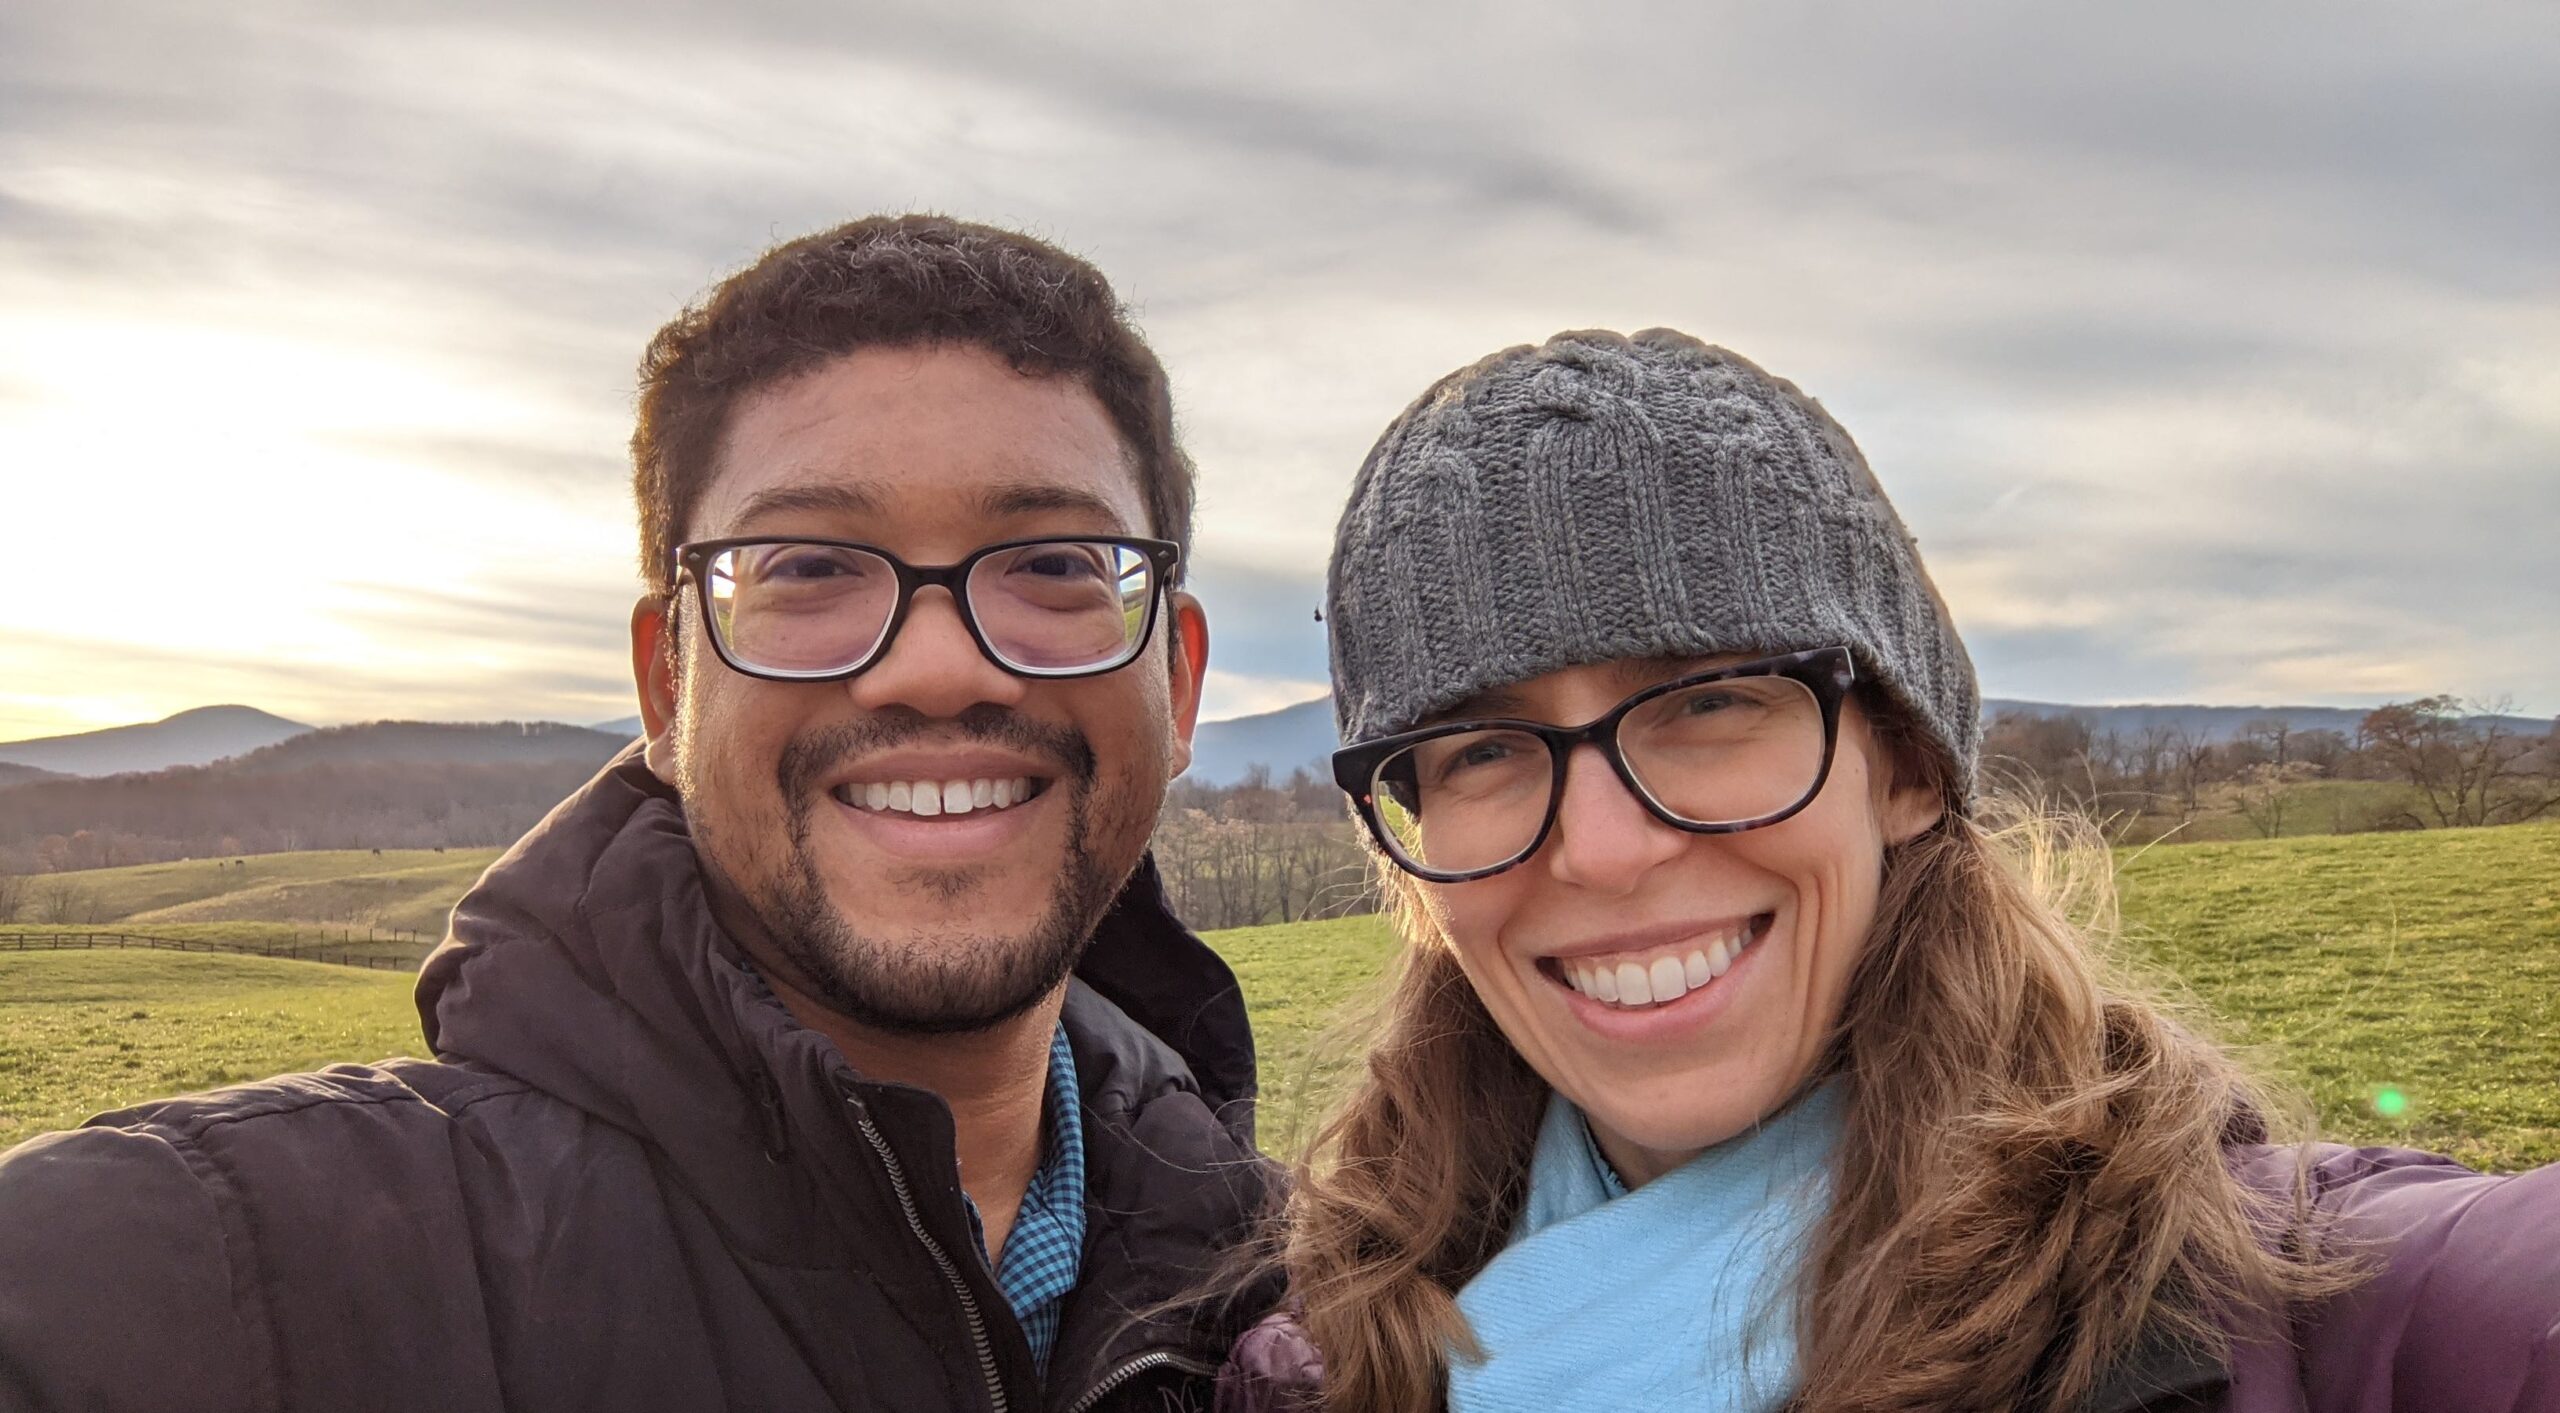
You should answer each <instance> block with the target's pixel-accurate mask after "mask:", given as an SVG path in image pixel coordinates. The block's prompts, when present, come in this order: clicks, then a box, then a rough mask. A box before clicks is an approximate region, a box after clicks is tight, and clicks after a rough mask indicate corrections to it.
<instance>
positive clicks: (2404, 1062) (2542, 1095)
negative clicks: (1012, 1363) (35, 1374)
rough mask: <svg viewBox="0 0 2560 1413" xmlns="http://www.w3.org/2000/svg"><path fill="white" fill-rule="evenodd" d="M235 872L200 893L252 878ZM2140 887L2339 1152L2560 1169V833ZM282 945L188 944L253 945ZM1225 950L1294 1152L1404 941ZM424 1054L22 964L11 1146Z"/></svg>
mask: <svg viewBox="0 0 2560 1413" xmlns="http://www.w3.org/2000/svg"><path fill="white" fill-rule="evenodd" d="M487 857H488V855H487V854H485V853H483V854H481V855H480V856H478V857H476V858H469V857H464V856H461V855H459V854H458V853H457V854H448V855H442V856H438V855H428V856H427V859H426V860H424V861H421V860H415V859H411V858H409V857H406V856H393V855H385V856H383V857H382V858H381V859H375V858H373V857H372V856H370V855H352V856H350V855H282V856H276V857H275V858H274V859H272V860H270V861H269V862H268V864H267V865H265V867H267V868H268V869H269V870H270V872H268V873H267V874H265V875H263V876H252V877H249V878H247V879H244V880H242V885H243V886H242V887H240V888H232V889H225V890H221V891H218V892H214V893H210V894H206V895H203V896H202V897H199V898H193V899H190V898H186V897H183V896H179V895H181V894H182V893H183V892H184V889H183V888H181V887H180V886H179V881H178V880H177V879H173V878H172V877H171V876H169V875H168V874H165V873H164V874H162V875H159V876H157V877H156V878H155V877H154V876H153V875H152V874H150V873H149V872H148V871H147V870H146V869H131V870H122V869H120V870H102V871H101V873H115V874H120V875H126V876H127V878H128V880H129V881H128V882H126V883H124V884H123V885H122V886H123V887H125V888H127V889H129V890H130V892H129V894H119V896H133V897H137V898H141V899H143V900H145V901H149V902H151V903H152V905H153V906H152V907H151V908H149V909H146V910H145V911H151V912H162V913H165V912H166V911H167V910H168V909H170V908H174V907H181V906H185V905H186V904H188V903H191V902H202V901H207V900H210V899H219V898H223V897H231V896H232V895H236V894H239V893H243V892H247V891H252V890H258V889H267V888H272V887H275V886H276V885H280V884H313V885H317V884H322V883H328V882H332V881H336V882H340V883H343V882H345V881H346V880H349V879H361V878H366V877H371V876H377V875H381V874H384V873H386V872H387V873H388V874H389V875H391V876H398V875H400V874H402V873H405V872H407V871H409V870H412V869H437V868H439V867H441V869H443V870H446V872H444V873H443V877H442V885H441V886H444V887H447V888H450V889H451V890H452V891H451V892H450V893H446V894H443V895H441V897H440V900H439V901H438V902H436V903H435V907H436V910H437V912H438V914H439V921H438V924H437V925H438V926H439V927H440V926H441V922H440V914H441V911H442V909H443V908H444V907H448V906H450V903H451V899H452V895H453V894H454V893H458V892H459V891H460V890H461V888H462V887H463V886H466V885H467V883H468V881H469V878H470V877H471V876H476V874H477V872H478V870H479V868H480V867H481V866H482V865H484V864H485V863H486V861H487ZM297 860H310V861H311V862H308V863H299V862H296V861H297ZM358 861H361V865H360V866H355V867H349V865H351V864H357V863H358ZM250 866H251V868H252V869H257V868H259V867H261V865H260V863H259V861H258V860H255V859H253V860H251V861H250ZM147 867H148V869H158V870H183V869H186V868H189V867H209V866H189V865H151V866H147ZM333 869H334V870H338V871H337V872H334V873H329V872H327V871H328V870H333ZM219 872H220V871H218V870H217V871H214V873H210V874H206V875H202V876H199V877H198V884H199V885H202V884H209V883H211V882H217V881H228V880H221V879H219V877H218V873H219ZM228 872H230V873H233V874H239V873H241V872H243V870H240V869H237V868H232V869H229V870H228ZM66 876H67V877H74V878H82V877H95V876H96V875H66ZM181 877H183V875H181ZM2120 880H2121V881H2120V892H2121V896H2122V905H2123V914H2124V936H2123V951H2124V954H2125V958H2126V960H2127V961H2128V962H2130V963H2131V964H2133V965H2134V966H2136V967H2137V968H2139V969H2140V970H2141V971H2143V972H2144V973H2145V974H2147V975H2149V976H2150V977H2152V978H2154V979H2155V980H2156V981H2157V983H2158V984H2159V985H2161V986H2162V987H2163V989H2165V990H2167V991H2169V992H2171V993H2172V994H2173V996H2175V997H2177V998H2181V999H2183V1000H2185V1001H2186V1002H2188V1003H2189V1004H2190V1005H2191V1007H2192V1009H2193V1010H2194V1011H2196V1012H2197V1013H2198V1014H2199V1015H2200V1016H2201V1018H2202V1020H2203V1022H2204V1023H2205V1024H2207V1025H2208V1026H2210V1027H2211V1028H2212V1029H2213V1030H2214V1031H2215V1032H2216V1033H2218V1034H2220V1035H2222V1036H2224V1037H2225V1038H2227V1039H2230V1040H2232V1041H2235V1042H2238V1043H2241V1044H2243V1045H2245V1046H2247V1047H2248V1049H2249V1052H2250V1054H2251V1056H2252V1058H2253V1060H2254V1061H2255V1063H2256V1064H2257V1065H2258V1067H2259V1069H2260V1070H2261V1071H2262V1072H2264V1073H2267V1074H2270V1075H2271V1076H2273V1077H2274V1078H2276V1079H2278V1080H2279V1081H2281V1082H2283V1083H2284V1084H2286V1085H2288V1086H2290V1087H2292V1088H2294V1089H2295V1090H2297V1091H2298V1092H2300V1093H2301V1094H2303V1095H2304V1096H2305V1097H2306V1098H2307V1099H2308V1101H2309V1102H2310V1105H2311V1107H2312V1112H2313V1115H2314V1119H2315V1122H2316V1125H2317V1129H2318V1132H2319V1133H2320V1134H2321V1136H2323V1137H2328V1138H2333V1139H2339V1140H2345V1141H2357V1142H2388V1143H2410V1144H2416V1145H2419V1146H2423V1147H2429V1148H2434V1149H2437V1150H2440V1151H2443V1152H2447V1153H2450V1154H2452V1155H2454V1156H2455V1157H2458V1158H2460V1159H2462V1160H2463V1161H2465V1162H2469V1163H2472V1164H2474V1165H2477V1166H2483V1167H2489V1168H2516V1167H2524V1166H2530V1165H2534V1164H2539V1163H2548V1162H2553V1161H2560V827H2555V826H2551V825H2527V826H2514V827H2508V828H2499V829H2469V830H2450V831H2433V832H2427V833H2414V834H2365V835H2349V836H2343V837H2336V838H2320V837H2314V838H2298V839H2278V840H2263V841H2247V842H2239V843H2227V844H2198V845H2179V846H2172V847H2158V848H2152V849H2147V850H2141V851H2132V852H2128V853H2127V854H2126V855H2125V857H2124V858H2123V860H2122V862H2121V867H2120ZM271 896H279V897H288V898H292V897H305V898H307V897H309V896H311V894H310V893H309V892H307V891H305V892H299V893H297V892H280V893H277V894H274V895H271ZM425 897H426V895H424V894H420V895H418V898H417V899H416V900H413V901H412V902H411V903H410V904H408V906H412V907H424V906H426V903H425V902H424V899H425ZM238 903H239V900H238V899H237V898H236V897H235V898H234V899H233V903H232V904H226V905H225V906H237V905H238ZM117 925H118V926H126V927H131V928H132V929H133V930H137V931H142V930H148V931H153V932H173V930H174V928H175V927H176V926H178V925H177V924H151V925H147V926H146V925H145V924H144V923H143V922H142V920H141V919H139V918H136V919H134V920H132V921H130V922H126V923H119V924H117ZM258 925H259V924H257V923H254V922H251V921H243V920H234V921H230V922H197V923H193V924H188V925H186V926H188V927H189V928H190V930H194V929H202V930H204V931H206V932H207V933H208V934H212V933H214V932H215V931H216V930H218V929H221V930H228V929H239V930H241V935H243V936H246V935H248V931H247V930H248V929H251V928H254V927H256V926H258ZM267 925H268V926H276V925H278V924H267ZM1208 940H1209V941H1210V943H1211V945H1213V946H1215V947H1216V948H1218V950H1219V951H1220V952H1221V953H1222V954H1224V955H1225V956H1226V957H1227V958H1228V960H1229V961H1230V962H1232V963H1233V964H1234V966H1235V968H1236V973H1237V976H1238V977H1239V979H1240V981H1241V984H1242V985H1243V987H1244V990H1245V995H1246V998H1247V1000H1248V1002H1249V1003H1250V1004H1251V1006H1252V1009H1253V1014H1254V1020H1255V1027H1256V1031H1257V1034H1258V1036H1259V1041H1260V1046H1261V1051H1262V1064H1263V1079H1264V1089H1265V1097H1264V1101H1263V1115H1264V1118H1263V1133H1264V1138H1265V1141H1266V1144H1267V1145H1268V1146H1269V1147H1271V1148H1272V1149H1273V1150H1274V1151H1275V1152H1283V1153H1285V1152H1289V1151H1291V1150H1292V1149H1293V1148H1294V1146H1295V1144H1296V1143H1297V1142H1298V1141H1299V1140H1300V1138H1301V1137H1302V1136H1303V1134H1304V1133H1305V1132H1306V1131H1307V1129H1308V1125H1309V1123H1310V1122H1311V1120H1312V1118H1313V1117H1314V1116H1315V1115H1316V1114H1318V1113H1320V1112H1321V1111H1322V1109H1323V1107H1324V1106H1325V1105H1326V1104H1327V1103H1328V1102H1329V1100H1330V1098H1331V1096H1332V1095H1333V1094H1334V1093H1336V1092H1338V1087H1339V1086H1340V1084H1341V1083H1343V1082H1344V1080H1345V1078H1346V1077H1347V1075H1348V1074H1349V1073H1350V1072H1351V1067H1352V1066H1353V1064H1355V1063H1356V1057H1357V1053H1358V1043H1357V1036H1356V1034H1355V1033H1354V1030H1353V1028H1352V1027H1351V1026H1350V1025H1349V1024H1348V1018H1350V1017H1353V1016H1356V1015H1357V1014H1358V1013H1360V1012H1361V1011H1362V1010H1364V1009H1365V1006H1366V1003H1367V1002H1368V1001H1369V1000H1371V999H1372V998H1374V996H1375V995H1376V993H1377V990H1378V980H1379V978H1380V977H1381V975H1382V973H1383V972H1384V970H1385V968H1386V966H1387V965H1388V963H1389V960H1390V958H1391V956H1392V954H1393V951H1394V946H1393V943H1392V942H1391V940H1390V939H1389V937H1388V935H1387V930H1386V926H1385V924H1384V923H1383V922H1382V921H1381V920H1379V919H1376V918H1347V919H1339V920H1333V921H1324V922H1309V923H1296V924H1288V925H1282V926H1272V927H1256V928H1242V929H1237V930H1234V931H1230V932H1222V933H1213V934H1210V936H1209V939H1208ZM417 1048H418V1031H417V1021H416V1017H415V1015H414V1014H413V1013H412V1012H411V1010H410V1007H409V999H408V981H407V978H405V977H400V976H392V975H384V974H379V973H364V972H351V971H346V970H343V969H338V968H330V967H322V966H317V965H314V964H311V963H303V962H291V961H281V960H273V961H271V960H266V959H260V958H234V957H207V956H177V955H170V954H165V953H148V952H133V953H116V952H98V953H67V954H64V953H50V954H48V953H30V954H25V955H15V954H9V953H0V1144H5V1143H9V1142H13V1141H15V1140H17V1139H19V1138H23V1137H25V1136H27V1135H29V1134H32V1133H35V1132H40V1131H42V1130H44V1129H47V1128H53V1127H60V1126H63V1125H65V1124H69V1123H73V1122H76V1121H77V1120H78V1119H79V1118H80V1117H82V1116H83V1115H85V1114H87V1113H90V1112H93V1111H96V1110H98V1109H101V1108H107V1107H112V1106H116V1105H120V1104H126V1103H131V1102H133V1101H135V1100H138V1099H141V1098H146V1097H150V1096H152V1095H157V1094H166V1093H173V1092H177V1091H180V1090H184V1089H189V1088H199V1087H204V1086H206V1085H211V1084H218V1083H225V1082H229V1081H232V1080H237V1079H244V1078H250V1077H254V1076H257V1075H263V1074H267V1073H272V1072H276V1071H280V1070H287V1069H296V1068H306V1067H310V1066H314V1065H317V1064H321V1063H325V1062H328V1061H330V1060H340V1059H373V1058H377V1057H379V1056H382V1055H388V1054H398V1053H409V1052H414V1051H415V1050H416V1049H417Z"/></svg>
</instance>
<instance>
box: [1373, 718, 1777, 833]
mask: <svg viewBox="0 0 2560 1413" xmlns="http://www.w3.org/2000/svg"><path fill="white" fill-rule="evenodd" d="M1617 738H1618V752H1619V755H1620V756H1621V757H1622V758H1623V759H1624V760H1625V761H1626V765H1627V770H1628V772H1629V773H1630V774H1632V775H1633V776H1634V777H1635V778H1636V780H1637V781H1638V782H1639V783H1640V784H1642V785H1643V787H1644V789H1645V792H1646V793H1647V794H1650V795H1651V796H1652V797H1653V799H1654V802H1655V803H1657V804H1659V805H1661V806H1662V807H1663V809H1664V810H1666V811H1668V812H1669V813H1670V814H1671V815H1672V816H1674V817H1675V818H1678V819H1681V820H1685V821H1687V822H1688V823H1691V824H1701V825H1710V824H1740V823H1744V822H1747V821H1750V820H1755V819H1764V818H1766V817H1768V816H1770V815H1773V814H1779V813H1782V812H1784V811H1786V810H1788V809H1791V808H1793V807H1794V806H1796V805H1798V804H1800V803H1802V802H1803V800H1804V799H1805V797H1806V796H1807V795H1809V794H1811V793H1812V791H1813V789H1814V786H1815V784H1816V783H1817V781H1818V780H1819V779H1820V777H1821V775H1822V765H1823V749H1824V739H1825V727H1824V725H1823V713H1822V703H1821V700H1820V699H1819V698H1818V697H1816V696H1815V695H1814V692H1813V689H1812V688H1810V687H1808V686H1806V685H1805V684H1804V683H1802V682H1799V681H1796V680H1795V679H1794V678H1791V677H1737V678H1727V679H1725V680H1722V681H1716V682H1706V683H1701V684H1699V685H1697V686H1695V687H1687V688H1683V689H1680V690H1678V691H1674V692H1668V693H1665V694H1663V695H1662V696H1659V697H1654V698H1651V699H1650V700H1647V701H1646V702H1644V703H1643V704H1642V705H1640V706H1638V707H1637V708H1636V709H1635V710H1633V711H1631V712H1629V713H1628V714H1627V715H1626V717H1625V718H1624V719H1622V720H1621V721H1620V722H1619V723H1618V732H1617ZM1555 784H1556V771H1555V766H1554V762H1553V759H1552V757H1551V756H1550V754H1549V752H1548V748H1547V743H1546V741H1545V739H1544V738H1542V737H1539V736H1536V735H1532V734H1531V733H1529V732H1526V731H1518V730H1509V729H1501V728H1494V729H1487V730H1481V731H1467V732H1462V733H1459V734H1456V735H1449V736H1435V737H1433V738H1431V739H1429V740H1426V741H1422V742H1420V743H1417V744H1415V745H1412V746H1409V747H1407V748H1405V749H1404V750H1402V751H1399V752H1397V753H1396V754H1394V755H1392V756H1389V757H1388V758H1387V759H1386V760H1384V761H1382V762H1380V764H1379V766H1378V771H1377V775H1376V777H1375V786H1374V788H1373V789H1372V791H1371V798H1372V799H1374V800H1375V801H1376V804H1375V806H1374V808H1375V809H1376V810H1377V815H1378V821H1379V823H1380V824H1382V825H1384V826H1385V833H1386V834H1387V836H1388V838H1389V840H1390V841H1391V845H1392V847H1393V848H1394V850H1395V851H1396V852H1397V853H1399V854H1401V855H1403V856H1404V857H1405V859H1406V860H1407V861H1409V862H1411V863H1414V864H1418V865H1420V866H1421V867H1423V868H1425V869H1429V870H1431V871H1432V872H1435V873H1471V872H1474V871H1475V870H1478V869H1487V868H1496V867H1499V866H1501V865H1503V864H1506V863H1509V862H1512V861H1513V860H1515V859H1518V858H1519V857H1520V856H1522V855H1523V854H1525V853H1527V852H1528V851H1529V850H1530V849H1531V848H1532V847H1534V846H1535V845H1536V844H1537V842H1538V831H1539V830H1540V829H1541V828H1543V827H1544V826H1545V824H1546V821H1547V811H1548V809H1549V807H1550V804H1551V802H1552V796H1553V794H1554V790H1555Z"/></svg>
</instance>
